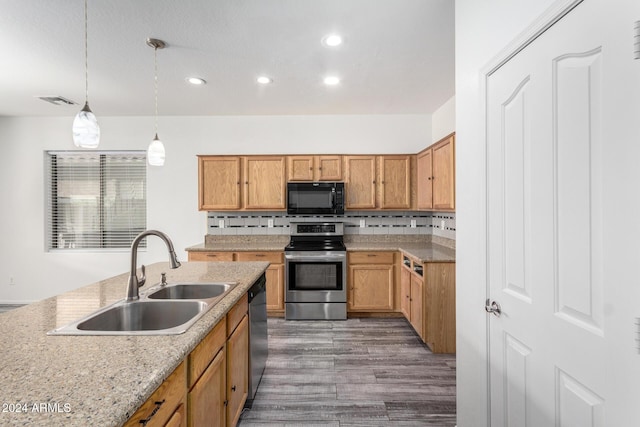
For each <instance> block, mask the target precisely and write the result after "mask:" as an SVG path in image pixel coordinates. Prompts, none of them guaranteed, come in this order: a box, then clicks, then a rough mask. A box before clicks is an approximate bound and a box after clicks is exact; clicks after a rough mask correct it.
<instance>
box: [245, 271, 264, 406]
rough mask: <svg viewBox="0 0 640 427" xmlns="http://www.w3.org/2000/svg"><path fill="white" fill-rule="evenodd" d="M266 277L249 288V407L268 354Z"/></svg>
mask: <svg viewBox="0 0 640 427" xmlns="http://www.w3.org/2000/svg"><path fill="white" fill-rule="evenodd" d="M266 282H267V279H266V277H265V275H264V274H263V275H262V276H261V277H260V278H259V279H258V280H257V281H256V283H254V284H253V286H251V289H249V292H248V294H249V395H248V396H247V402H246V403H245V405H244V406H245V408H251V406H252V405H253V399H255V397H256V391H257V390H258V385H259V384H260V380H261V379H262V373H263V372H264V367H265V365H266V363H267V356H268V355H269V350H268V346H267V344H268V341H267V288H266Z"/></svg>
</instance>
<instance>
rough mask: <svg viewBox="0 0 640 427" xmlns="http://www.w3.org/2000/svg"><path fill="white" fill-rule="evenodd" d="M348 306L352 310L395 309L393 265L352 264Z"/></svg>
mask: <svg viewBox="0 0 640 427" xmlns="http://www.w3.org/2000/svg"><path fill="white" fill-rule="evenodd" d="M349 279H350V280H349V283H350V286H349V292H348V295H347V306H348V308H349V309H350V310H354V311H355V310H364V311H391V310H392V309H393V265H384V264H378V265H351V266H350V267H349Z"/></svg>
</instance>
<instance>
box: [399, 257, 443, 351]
mask: <svg viewBox="0 0 640 427" xmlns="http://www.w3.org/2000/svg"><path fill="white" fill-rule="evenodd" d="M455 266H456V265H455V263H453V262H429V263H421V262H419V261H417V260H414V259H412V258H410V257H408V256H407V255H404V254H403V255H402V263H401V264H400V268H401V272H400V281H401V284H400V287H401V292H400V295H401V298H402V301H401V304H400V311H401V312H402V314H403V315H404V316H405V317H406V319H407V320H409V322H410V323H411V326H413V328H414V329H415V331H416V332H417V333H418V335H419V336H420V338H422V340H423V341H424V342H425V343H426V344H427V345H428V346H429V348H430V349H431V351H433V352H434V353H455V352H456V295H455V268H456V267H455Z"/></svg>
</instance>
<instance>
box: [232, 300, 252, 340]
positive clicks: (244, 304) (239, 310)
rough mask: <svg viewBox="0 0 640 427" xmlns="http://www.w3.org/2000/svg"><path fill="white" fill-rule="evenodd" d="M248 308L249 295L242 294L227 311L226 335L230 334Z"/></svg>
mask: <svg viewBox="0 0 640 427" xmlns="http://www.w3.org/2000/svg"><path fill="white" fill-rule="evenodd" d="M248 310H249V296H248V295H247V294H244V295H243V296H242V298H240V300H239V301H238V302H237V303H236V305H234V306H233V308H232V309H231V310H229V313H227V337H228V336H229V335H231V333H232V332H233V330H234V329H235V328H236V326H238V324H239V323H240V321H241V320H242V318H243V317H244V315H245V314H247V311H248Z"/></svg>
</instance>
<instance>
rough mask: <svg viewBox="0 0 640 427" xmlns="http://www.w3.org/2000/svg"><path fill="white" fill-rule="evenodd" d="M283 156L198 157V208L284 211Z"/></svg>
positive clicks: (284, 164)
mask: <svg viewBox="0 0 640 427" xmlns="http://www.w3.org/2000/svg"><path fill="white" fill-rule="evenodd" d="M285 187H286V163H285V157H283V156H248V157H241V156H198V195H199V203H198V208H199V209H200V210H204V211H215V210H238V209H276V210H277V209H285V206H286V205H285V200H286V188H285Z"/></svg>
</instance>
